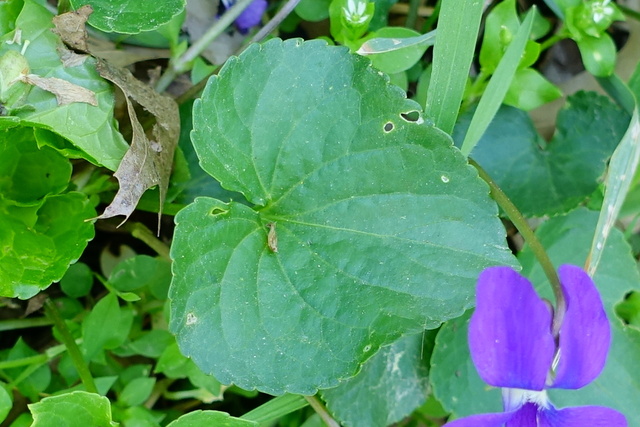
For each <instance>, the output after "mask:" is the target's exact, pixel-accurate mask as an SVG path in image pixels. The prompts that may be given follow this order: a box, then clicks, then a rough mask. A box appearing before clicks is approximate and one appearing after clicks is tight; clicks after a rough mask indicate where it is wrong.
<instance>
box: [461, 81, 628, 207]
mask: <svg viewBox="0 0 640 427" xmlns="http://www.w3.org/2000/svg"><path fill="white" fill-rule="evenodd" d="M469 120H470V116H469V115H467V116H465V117H463V118H462V119H461V120H460V122H459V123H458V126H456V130H455V131H454V139H455V140H456V141H459V140H461V136H462V135H463V134H464V129H465V128H466V127H467V126H468V121H469ZM628 123H629V116H628V115H627V114H625V113H624V111H622V110H621V109H620V108H618V107H617V106H616V105H615V104H613V103H612V102H611V101H609V100H608V99H607V98H605V97H603V96H600V95H597V94H595V93H593V92H579V93H577V94H576V95H574V96H571V97H569V98H568V100H567V105H566V106H565V108H564V109H563V110H561V111H560V113H559V114H558V120H557V130H556V134H555V135H554V137H553V140H551V141H550V142H548V143H547V142H546V141H544V140H543V139H542V137H541V136H540V135H539V134H538V133H537V131H536V129H535V128H534V126H533V122H532V121H531V119H530V118H529V115H528V114H527V113H526V112H524V111H520V110H517V109H515V108H512V107H502V108H501V109H500V110H499V111H498V113H497V114H496V116H495V118H494V119H493V121H492V122H491V124H490V125H489V127H488V128H487V130H486V132H485V134H484V135H483V137H482V138H481V139H480V142H479V143H478V145H476V147H475V148H474V149H473V151H472V152H471V157H472V158H473V159H474V160H475V161H477V162H478V163H479V164H480V165H481V166H482V167H483V168H484V169H485V170H486V171H487V173H488V174H489V175H490V176H491V177H492V178H493V179H494V180H495V181H496V183H497V184H498V185H499V186H500V188H502V190H503V191H504V192H505V193H506V194H507V196H509V197H510V198H511V200H512V201H513V202H514V203H515V205H516V206H517V207H518V208H519V209H520V210H521V211H522V213H523V214H524V215H526V216H543V215H553V214H557V213H562V212H567V211H569V210H570V209H573V208H575V207H576V206H577V205H578V204H579V203H581V202H582V201H584V199H586V198H587V197H588V196H589V195H591V193H593V192H594V191H595V189H596V188H597V186H598V182H599V180H600V179H601V178H602V176H603V175H604V172H605V166H606V162H607V161H608V159H609V157H610V156H611V154H612V153H613V150H614V149H615V147H616V146H617V144H618V142H620V139H621V138H622V136H623V135H624V133H625V131H626V129H627V125H628Z"/></svg>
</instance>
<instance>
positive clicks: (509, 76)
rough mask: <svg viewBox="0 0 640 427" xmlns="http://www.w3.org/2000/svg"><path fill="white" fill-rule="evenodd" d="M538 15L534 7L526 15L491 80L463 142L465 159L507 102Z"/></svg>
mask: <svg viewBox="0 0 640 427" xmlns="http://www.w3.org/2000/svg"><path fill="white" fill-rule="evenodd" d="M535 14H536V9H535V8H533V9H531V10H530V11H529V13H527V17H526V18H525V20H524V22H523V23H522V24H521V25H520V28H519V29H518V32H517V33H516V36H515V38H514V39H513V41H512V42H511V43H510V44H509V47H508V48H507V51H506V52H505V54H504V56H503V57H502V59H501V60H500V63H499V64H498V67H497V68H496V71H495V73H494V74H493V77H491V81H489V84H488V85H487V88H486V90H485V91H484V94H483V95H482V99H481V100H480V103H479V104H478V108H477V109H476V112H475V114H474V115H473V119H471V124H470V125H469V130H468V131H467V134H466V135H465V137H464V141H463V142H462V149H461V151H462V154H464V155H465V156H468V155H469V154H470V153H471V151H472V150H473V147H475V146H476V144H477V143H478V141H479V140H480V138H481V137H482V134H483V133H484V131H485V130H487V127H488V126H489V124H490V123H491V120H493V117H494V116H495V115H496V112H497V111H498V108H500V104H502V101H503V100H504V97H505V95H506V93H507V90H508V89H509V85H510V84H511V81H512V80H513V76H514V75H515V73H516V70H517V69H518V64H519V63H520V58H522V53H523V52H524V49H525V47H526V45H527V40H529V35H530V34H531V29H532V28H533V21H534V18H535Z"/></svg>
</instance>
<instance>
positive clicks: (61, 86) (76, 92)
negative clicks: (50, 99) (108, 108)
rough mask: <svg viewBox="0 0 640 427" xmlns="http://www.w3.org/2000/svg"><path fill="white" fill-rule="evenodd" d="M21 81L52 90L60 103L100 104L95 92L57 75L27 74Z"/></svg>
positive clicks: (48, 90)
mask: <svg viewBox="0 0 640 427" xmlns="http://www.w3.org/2000/svg"><path fill="white" fill-rule="evenodd" d="M20 81H22V82H24V83H28V84H30V85H34V86H38V87H39V88H40V89H44V90H46V91H47V92H51V93H52V94H54V95H55V96H56V100H57V101H58V105H67V104H71V103H73V102H84V103H87V104H91V105H93V106H94V107H96V106H98V100H97V99H96V94H95V93H94V92H92V91H90V90H89V89H87V88H84V87H82V86H78V85H77V84H74V83H71V82H68V81H66V80H62V79H59V78H57V77H40V76H38V75H36V74H26V75H23V76H22V77H21V78H20Z"/></svg>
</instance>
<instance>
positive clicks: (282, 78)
mask: <svg viewBox="0 0 640 427" xmlns="http://www.w3.org/2000/svg"><path fill="white" fill-rule="evenodd" d="M283 88H286V90H284V89H283ZM412 111H413V112H416V115H419V114H418V113H419V107H418V105H417V104H415V103H413V102H412V101H409V100H407V99H406V98H405V97H404V94H403V92H402V91H401V90H400V89H398V88H397V87H394V86H391V85H390V84H389V83H388V81H387V80H386V78H385V77H383V76H382V75H381V74H379V73H378V72H377V71H375V70H374V69H373V68H371V66H370V65H369V63H368V61H367V60H366V59H363V58H360V57H357V56H354V55H350V54H349V53H348V50H347V49H346V48H343V47H331V46H327V45H326V44H325V43H324V42H321V41H312V42H306V43H302V42H300V41H298V40H290V41H286V42H282V41H280V40H273V41H270V42H267V43H265V44H264V45H263V46H258V45H254V46H252V47H250V48H249V49H247V50H246V51H245V52H244V53H243V54H242V55H241V56H240V57H239V58H233V59H231V60H230V61H229V62H227V64H226V65H225V67H224V68H223V69H222V70H221V72H220V74H219V76H218V77H216V78H213V79H212V80H210V81H209V83H208V85H207V88H206V90H205V92H204V94H203V97H202V99H201V100H200V101H198V102H197V103H196V104H195V106H194V123H195V126H194V132H193V134H192V139H193V142H194V145H195V148H196V151H197V153H198V156H199V157H200V161H201V165H202V167H203V168H204V169H205V170H206V171H207V172H208V173H210V174H211V175H212V176H214V177H215V178H216V179H217V180H218V181H220V182H221V183H222V185H223V186H224V187H225V188H227V189H229V190H232V191H239V192H241V193H243V194H244V195H245V197H246V198H247V200H249V202H250V203H253V204H254V207H253V208H251V207H249V206H246V205H243V204H239V203H235V202H231V203H228V204H225V203H223V202H221V201H218V200H215V199H210V198H198V199H196V201H195V202H194V203H193V204H191V205H190V206H188V207H187V208H185V209H184V210H183V211H181V212H180V213H179V214H178V215H177V217H176V222H177V228H176V232H175V237H174V242H173V244H172V257H173V259H174V263H173V273H174V279H173V282H172V286H171V289H170V298H171V302H172V305H171V325H170V326H171V329H172V331H174V332H175V333H176V334H177V337H178V342H179V344H180V347H181V349H182V351H183V352H184V353H185V354H186V355H188V356H190V357H192V358H193V360H194V361H195V362H196V363H197V364H198V365H199V366H200V367H201V368H202V369H203V370H205V371H206V372H209V373H211V374H213V375H214V376H216V378H218V379H219V380H220V381H222V382H223V383H236V384H238V385H239V386H240V387H242V388H245V389H253V388H258V389H260V390H263V391H266V392H269V393H273V394H279V393H283V392H284V391H290V392H294V393H300V394H313V393H314V392H315V391H316V389H317V388H327V387H331V386H335V385H337V383H338V381H339V380H340V379H342V378H347V377H350V376H352V375H354V374H355V373H356V371H357V369H358V367H359V365H360V364H361V363H363V362H364V361H365V360H367V359H368V358H369V357H371V356H372V355H373V354H374V353H375V352H376V351H377V349H378V348H379V347H380V346H382V345H384V344H388V343H390V342H392V341H394V340H395V339H397V338H398V337H400V336H401V335H403V334H406V333H407V332H418V331H420V330H422V329H423V328H424V327H427V328H433V327H436V326H437V325H439V324H440V323H441V322H442V321H444V320H446V319H448V318H451V317H455V316H457V315H459V314H460V313H461V312H462V311H464V310H465V309H466V308H468V307H470V306H471V305H472V296H473V284H474V281H475V277H476V276H477V274H478V273H479V272H480V271H481V270H482V268H484V267H486V266H488V265H495V264H511V263H513V261H512V256H511V254H510V253H509V251H507V250H506V248H505V246H504V229H503V228H502V226H501V224H500V223H499V222H498V221H497V218H496V207H495V204H494V203H493V202H492V201H491V200H490V199H489V198H488V196H487V187H486V186H485V185H484V183H482V182H481V181H480V180H479V179H478V177H477V174H476V172H475V170H474V169H473V168H471V167H470V166H468V165H467V164H466V162H465V160H464V158H463V157H462V156H461V155H460V153H459V152H458V151H457V150H456V149H455V148H453V147H452V145H451V140H450V139H449V137H448V136H447V135H445V134H443V133H442V132H440V131H439V130H437V129H435V128H434V127H432V126H429V125H426V124H425V123H423V119H422V118H420V117H418V118H417V121H409V120H408V119H406V118H405V116H404V113H408V112H412ZM273 224H275V225H273ZM469 236H474V238H473V239H469ZM276 237H277V242H276V239H275V238H276Z"/></svg>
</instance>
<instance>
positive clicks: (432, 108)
mask: <svg viewBox="0 0 640 427" xmlns="http://www.w3.org/2000/svg"><path fill="white" fill-rule="evenodd" d="M482 6H483V2H482V1H481V0H462V1H461V0H443V1H442V7H441V9H440V17H439V19H438V36H437V40H436V44H435V47H434V50H433V74H432V75H431V84H430V85H429V91H428V93H427V105H426V107H425V111H426V115H427V116H429V117H431V118H432V119H433V120H434V122H435V125H436V126H437V127H439V128H440V129H442V130H443V131H445V132H447V133H449V134H450V133H451V131H453V126H454V124H455V123H456V119H457V118H458V112H459V110H460V102H461V101H462V95H463V92H464V86H465V84H466V82H467V78H468V76H469V68H470V67H471V61H472V59H473V54H474V50H475V45H476V39H477V38H478V29H479V27H480V18H481V17H482Z"/></svg>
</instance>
